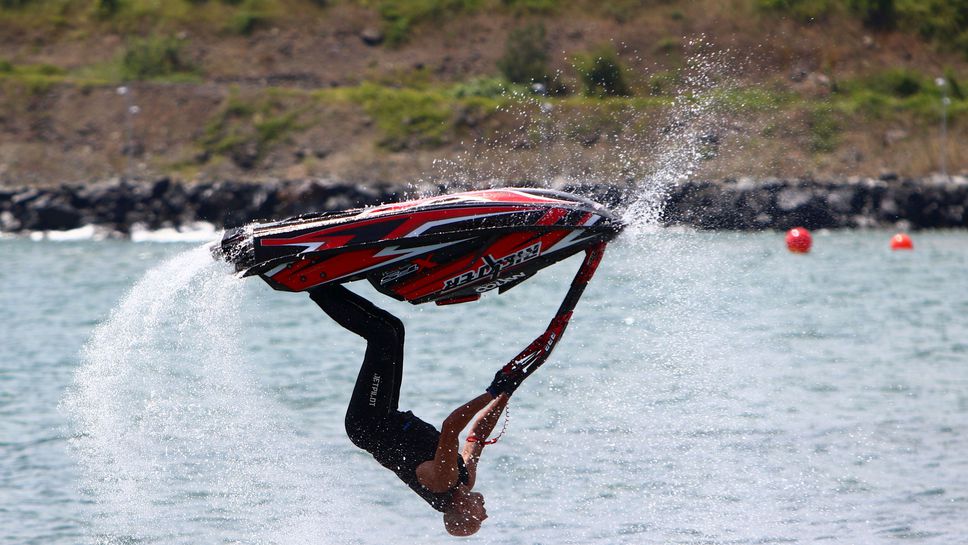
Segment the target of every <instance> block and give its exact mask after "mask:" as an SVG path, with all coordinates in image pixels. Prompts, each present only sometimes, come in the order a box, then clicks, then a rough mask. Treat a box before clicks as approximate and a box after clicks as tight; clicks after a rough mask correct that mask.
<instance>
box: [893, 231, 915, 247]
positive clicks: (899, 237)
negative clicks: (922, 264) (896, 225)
mask: <svg viewBox="0 0 968 545" xmlns="http://www.w3.org/2000/svg"><path fill="white" fill-rule="evenodd" d="M891 249H892V250H913V249H914V243H913V242H911V237H909V236H907V235H906V234H904V233H898V234H896V235H894V236H893V237H891Z"/></svg>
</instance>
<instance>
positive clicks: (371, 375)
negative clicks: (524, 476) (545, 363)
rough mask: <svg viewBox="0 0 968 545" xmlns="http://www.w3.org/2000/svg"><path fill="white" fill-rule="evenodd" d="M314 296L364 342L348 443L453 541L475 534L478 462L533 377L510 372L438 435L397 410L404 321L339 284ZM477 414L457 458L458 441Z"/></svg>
mask: <svg viewBox="0 0 968 545" xmlns="http://www.w3.org/2000/svg"><path fill="white" fill-rule="evenodd" d="M309 296H310V297H311V298H312V300H313V301H315V302H316V304H317V305H319V306H320V308H322V309H323V311H325V312H326V314H328V315H329V316H330V317H331V318H333V319H334V320H335V321H336V322H337V323H338V324H339V325H341V326H343V327H344V328H346V329H348V330H349V331H352V332H353V333H356V334H357V335H359V336H361V337H363V338H364V339H366V353H365V355H364V357H363V365H362V366H361V368H360V374H359V376H358V377H357V379H356V386H355V387H354V388H353V395H352V396H351V397H350V403H349V407H348V408H347V410H346V434H347V435H348V436H349V438H350V440H351V441H353V444H355V445H356V446H358V447H359V448H361V449H363V450H366V451H367V452H369V453H370V454H372V455H373V457H374V458H375V459H376V461H377V462H379V463H380V464H381V465H383V467H385V468H387V469H389V470H390V471H393V472H394V473H395V474H396V475H397V477H399V478H400V480H402V481H403V482H404V483H406V484H407V486H409V487H410V488H411V489H412V490H413V491H414V492H416V493H417V495H419V496H420V497H421V498H423V499H424V500H425V501H426V502H427V503H429V504H430V505H431V506H432V507H433V508H434V509H436V510H438V511H440V512H442V513H443V514H444V527H445V528H446V529H447V531H448V532H449V533H450V534H451V535H455V536H469V535H471V534H474V533H476V532H477V531H478V530H479V529H480V527H481V522H482V521H483V520H484V519H486V518H487V511H486V510H485V509H484V496H482V495H481V494H480V493H478V492H472V490H473V488H474V483H475V480H476V476H477V462H478V460H479V459H480V456H481V452H482V451H483V449H484V445H485V444H487V442H486V439H487V437H488V436H489V435H490V433H491V431H492V430H493V429H494V426H495V424H496V423H497V420H498V418H499V417H500V415H501V412H502V411H503V410H504V408H505V406H506V405H507V402H508V399H509V397H510V396H511V394H512V393H514V390H515V389H516V388H517V387H518V386H519V385H520V384H521V382H522V381H523V380H524V379H525V378H526V377H527V375H529V374H530V372H524V371H523V370H521V369H519V368H514V367H513V366H511V365H508V366H505V367H504V368H502V369H501V370H499V371H498V372H497V373H496V374H495V376H494V381H493V382H492V383H491V385H490V386H489V387H488V388H487V390H486V392H485V393H483V394H481V395H479V396H477V397H475V398H474V399H472V400H470V401H468V402H467V403H465V404H463V405H461V406H460V407H458V408H457V409H455V410H454V411H453V412H452V413H451V414H450V416H448V417H447V418H445V419H444V422H443V424H441V426H440V431H437V429H436V428H435V427H434V426H432V425H430V424H428V423H426V422H424V421H423V420H421V419H420V418H417V417H416V416H414V414H413V413H412V412H410V411H406V412H400V411H399V410H397V405H398V402H399V398H400V383H401V380H402V378H403V336H404V329H403V323H402V322H401V321H400V320H399V319H398V318H397V317H395V316H393V315H392V314H390V313H389V312H387V311H385V310H383V309H380V308H378V307H377V306H375V305H374V304H373V303H371V302H369V301H367V300H366V299H364V298H363V297H360V296H359V295H357V294H355V293H353V292H352V291H350V290H348V289H346V288H345V287H343V286H342V285H332V284H331V285H325V286H320V287H317V288H314V289H312V290H310V291H309ZM532 371H533V369H532ZM478 413H480V416H478V417H477V419H476V420H474V424H473V426H472V427H471V435H469V436H468V437H467V440H466V442H465V443H464V447H463V449H461V451H460V455H458V449H459V446H460V437H459V435H460V433H461V431H462V430H463V429H464V428H465V427H466V426H467V424H468V423H470V421H471V419H473V418H474V416H475V415H477V414H478Z"/></svg>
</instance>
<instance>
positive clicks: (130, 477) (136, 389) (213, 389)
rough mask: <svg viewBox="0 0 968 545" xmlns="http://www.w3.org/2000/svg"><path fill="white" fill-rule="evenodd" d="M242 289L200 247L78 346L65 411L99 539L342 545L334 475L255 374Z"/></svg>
mask: <svg viewBox="0 0 968 545" xmlns="http://www.w3.org/2000/svg"><path fill="white" fill-rule="evenodd" d="M241 293H242V284H241V281H240V280H238V279H236V278H234V277H233V276H231V275H228V274H226V271H224V270H223V266H222V265H217V264H215V263H213V262H212V260H211V257H210V256H209V255H208V251H207V249H206V248H204V247H203V248H198V249H195V250H192V251H188V252H186V253H183V254H181V255H178V256H177V257H174V258H173V259H171V260H169V261H168V262H166V263H163V264H161V265H159V266H157V267H155V268H154V269H152V270H151V271H149V272H148V273H147V274H146V275H145V276H144V277H143V278H142V279H141V280H140V281H139V282H138V283H137V284H136V285H135V286H134V287H133V288H132V289H131V291H130V292H129V293H128V294H127V296H126V297H125V298H124V300H123V301H122V302H121V303H120V305H119V306H118V307H117V308H116V309H115V310H114V312H113V313H112V315H111V317H110V318H109V319H108V320H107V321H106V322H105V323H103V324H102V325H100V326H99V327H98V328H97V329H96V330H95V332H94V334H93V335H92V337H91V339H90V341H89V342H88V344H87V345H86V347H85V348H84V350H83V354H82V358H83V363H82V365H81V367H80V368H79V369H78V371H77V373H76V377H75V381H74V384H73V386H72V387H71V388H70V390H69V392H68V394H67V396H66V398H65V399H64V402H63V408H64V409H65V410H66V411H67V412H68V413H69V415H70V417H71V419H72V422H73V426H74V430H73V434H72V435H73V439H72V440H71V447H72V450H73V453H74V454H75V455H76V457H77V460H78V463H79V465H80V467H81V469H82V472H83V475H84V483H85V485H86V488H87V492H89V493H90V494H91V495H92V497H93V499H94V500H95V501H96V503H97V512H98V515H97V517H96V518H95V519H94V520H93V521H92V522H91V530H92V533H93V534H94V535H95V536H96V538H97V540H98V542H101V543H115V542H118V543H121V542H125V543H126V542H132V541H139V542H140V541H146V542H155V541H157V542H161V543H219V542H222V543H305V542H307V538H308V537H309V536H312V538H313V539H312V541H313V542H317V543H318V542H320V540H321V539H322V540H327V537H326V536H330V537H331V538H332V539H333V541H337V542H342V541H344V540H342V539H339V535H340V530H339V528H338V527H337V526H338V525H337V524H335V522H334V521H335V520H338V509H336V508H337V507H338V506H334V505H331V504H330V502H327V501H326V500H325V499H324V497H325V493H324V492H325V490H326V489H327V488H330V487H332V486H334V484H333V483H335V482H338V479H337V478H336V476H334V475H318V474H317V472H318V471H319V470H320V469H319V468H325V467H327V463H326V460H325V459H323V457H322V456H321V455H320V454H317V453H315V452H314V451H313V449H312V448H311V445H307V444H306V443H305V441H304V440H302V439H301V438H300V437H299V436H297V435H296V433H294V431H293V429H292V428H291V427H290V426H289V425H288V423H287V422H286V414H287V412H286V410H285V409H284V408H282V407H280V406H279V405H278V404H277V403H275V402H274V401H273V400H272V399H271V398H270V397H269V396H267V395H266V394H265V393H264V392H262V391H261V390H260V388H259V386H258V385H257V383H256V381H255V378H254V376H253V374H252V373H251V372H250V371H249V369H248V368H247V364H246V362H245V356H244V348H243V344H244V343H243V342H242V339H240V331H241V329H242V328H241V320H240V317H239V299H240V296H241ZM324 482H325V483H326V484H325V485H323V484H322V483H324ZM324 513H326V514H325V515H324Z"/></svg>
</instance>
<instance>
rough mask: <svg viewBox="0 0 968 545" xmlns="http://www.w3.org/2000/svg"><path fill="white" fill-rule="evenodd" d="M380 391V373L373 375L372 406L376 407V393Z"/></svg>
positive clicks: (371, 386) (371, 388)
mask: <svg viewBox="0 0 968 545" xmlns="http://www.w3.org/2000/svg"><path fill="white" fill-rule="evenodd" d="M379 391H380V375H377V374H374V375H373V383H372V384H371V385H370V407H376V393H377V392H379Z"/></svg>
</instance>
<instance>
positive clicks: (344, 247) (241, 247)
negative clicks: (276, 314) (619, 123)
mask: <svg viewBox="0 0 968 545" xmlns="http://www.w3.org/2000/svg"><path fill="white" fill-rule="evenodd" d="M623 227H624V224H623V223H622V221H621V220H620V219H619V217H618V216H617V215H615V214H613V213H612V212H610V211H608V210H607V209H605V208H604V207H603V206H601V205H599V204H597V203H595V202H593V201H590V200H588V199H585V198H582V197H579V196H576V195H572V194H570V193H565V192H561V191H551V190H543V189H524V188H504V189H489V190H484V191H470V192H466V193H455V194H450V195H442V196H437V197H430V198H425V199H418V200H412V201H406V202H400V203H394V204H386V205H382V206H377V207H372V208H364V209H354V210H347V211H343V212H331V213H314V214H306V215H303V216H298V217H295V218H290V219H287V220H282V221H278V222H271V223H261V224H260V223H257V224H251V225H247V226H245V227H241V228H237V229H233V230H230V231H227V232H226V233H225V235H224V236H223V238H222V241H221V243H220V244H218V245H216V246H215V247H214V248H213V254H214V255H215V256H216V257H217V258H220V259H224V260H226V261H228V262H230V263H232V264H234V265H235V268H236V271H237V272H238V273H240V274H241V275H242V276H251V275H258V276H260V277H261V278H262V279H263V280H265V281H266V282H268V283H269V285H270V286H272V287H273V288H275V289H278V290H284V291H305V290H308V289H311V288H313V287H315V286H319V285H322V284H326V283H330V282H339V283H344V282H351V281H354V280H360V279H364V278H365V279H367V280H369V281H370V282H371V283H372V284H373V286H374V287H376V289H377V290H379V291H380V292H382V293H384V294H386V295H389V296H391V297H394V298H396V299H399V300H406V301H409V302H411V303H414V304H419V303H426V302H429V301H433V302H435V303H437V304H451V303H463V302H467V301H474V300H477V299H478V298H479V297H480V296H481V294H482V293H484V292H487V291H491V290H493V289H499V291H500V292H501V293H503V292H504V291H506V290H508V289H510V288H512V287H514V286H516V285H518V284H520V283H521V282H523V281H524V280H527V279H528V278H530V277H531V276H532V275H534V274H535V273H536V272H537V271H538V270H540V269H543V268H544V267H547V266H549V265H551V264H553V263H555V262H558V261H561V260H562V259H565V258H567V257H569V256H572V255H574V254H576V253H578V252H582V251H589V250H590V249H592V248H596V249H600V250H603V249H604V243H606V242H608V241H609V240H611V239H613V238H614V237H615V236H616V235H617V234H618V233H619V232H620V231H621V230H622V228H623ZM600 250H598V251H597V256H598V259H600V257H601V251H600ZM590 255H591V254H590ZM595 264H596V265H597V260H596V262H595ZM592 268H593V269H594V267H592Z"/></svg>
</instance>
